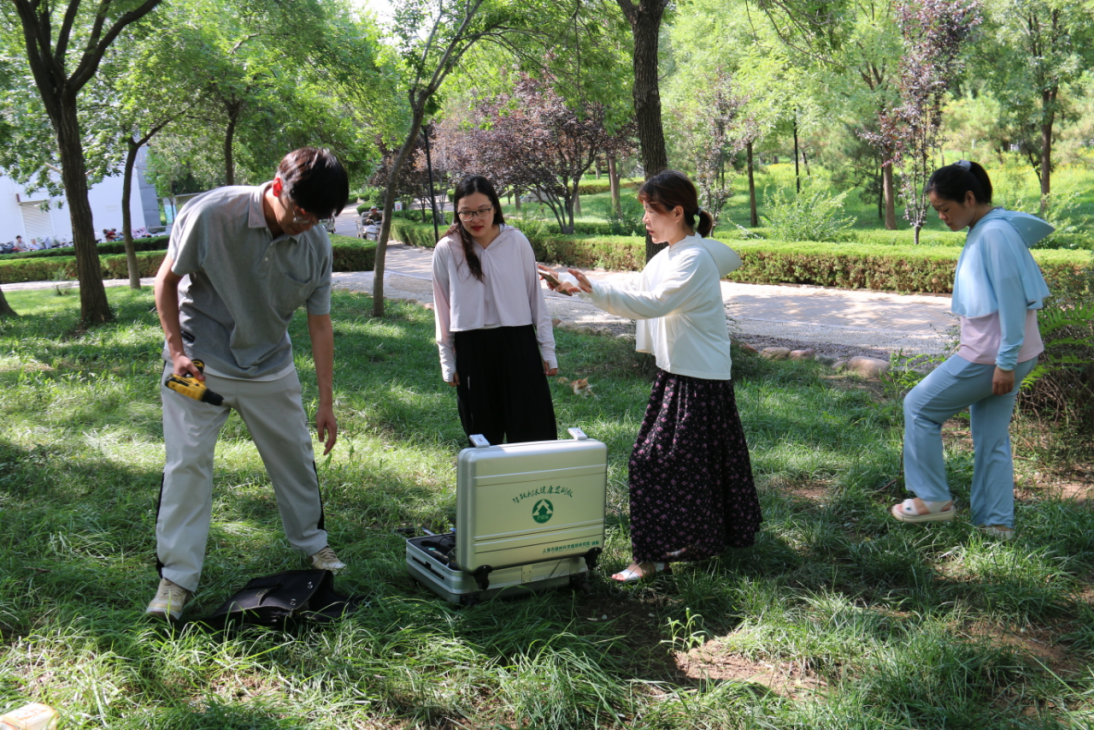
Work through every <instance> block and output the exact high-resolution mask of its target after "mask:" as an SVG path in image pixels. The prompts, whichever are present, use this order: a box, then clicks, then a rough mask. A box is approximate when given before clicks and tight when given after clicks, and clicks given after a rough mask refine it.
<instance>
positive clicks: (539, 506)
mask: <svg viewBox="0 0 1095 730" xmlns="http://www.w3.org/2000/svg"><path fill="white" fill-rule="evenodd" d="M553 514H555V506H554V505H552V503H551V502H550V501H549V500H546V499H541V500H539V501H538V502H537V503H536V504H534V505H532V519H534V520H536V521H537V522H539V523H540V524H544V523H545V522H547V521H548V520H550V519H551V516H552V515H553Z"/></svg>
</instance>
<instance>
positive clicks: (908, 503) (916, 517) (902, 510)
mask: <svg viewBox="0 0 1095 730" xmlns="http://www.w3.org/2000/svg"><path fill="white" fill-rule="evenodd" d="M921 501H922V502H924V506H925V507H927V508H928V513H927V514H926V515H922V514H920V510H918V509H917V508H916V502H914V501H913V500H911V499H906V500H905V501H904V502H902V503H901V504H895V505H894V506H893V507H891V508H890V514H891V515H893V516H894V518H895V519H898V520H901V521H902V522H947V521H949V520H953V519H954V514H955V509H954V503H953V501H947V502H928V501H927V500H921ZM948 505H950V506H948Z"/></svg>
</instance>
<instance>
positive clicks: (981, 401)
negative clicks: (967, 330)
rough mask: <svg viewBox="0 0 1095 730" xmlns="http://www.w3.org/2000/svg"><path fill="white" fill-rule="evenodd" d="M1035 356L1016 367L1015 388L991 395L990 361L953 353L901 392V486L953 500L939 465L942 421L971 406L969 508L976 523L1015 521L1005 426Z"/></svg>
mask: <svg viewBox="0 0 1095 730" xmlns="http://www.w3.org/2000/svg"><path fill="white" fill-rule="evenodd" d="M1036 361H1037V358H1031V359H1030V360H1027V361H1026V362H1021V363H1019V364H1018V365H1016V366H1015V387H1014V388H1012V390H1011V392H1010V393H1007V394H1006V395H993V394H992V376H993V372H994V371H995V370H996V366H995V365H978V364H976V363H971V362H969V361H968V360H964V359H963V358H961V357H958V356H957V355H954V356H952V357H950V358H948V359H947V361H946V362H944V363H943V364H942V365H940V366H939V367H938V368H936V369H935V370H933V371H932V372H931V374H930V375H928V377H926V378H924V379H923V380H922V381H920V384H919V385H917V386H916V387H915V388H913V389H912V390H911V391H909V394H908V395H906V396H905V485H906V486H907V487H908V489H909V491H911V492H913V493H914V494H915V495H916V496H917V497H920V499H922V500H924V501H925V502H948V501H950V500H951V499H952V497H951V492H950V489H949V488H948V487H947V475H946V471H945V470H944V467H943V436H942V428H943V423H944V421H946V420H947V419H948V418H950V417H951V416H953V415H954V414H955V413H958V412H959V411H961V410H963V409H965V408H967V407H968V408H969V409H970V431H971V432H972V434H973V484H972V485H971V487H970V508H971V511H972V515H971V516H972V521H973V524H975V525H1005V526H1007V527H1013V526H1014V523H1015V482H1014V473H1013V470H1012V463H1011V441H1010V439H1009V438H1008V424H1010V423H1011V414H1012V411H1013V409H1014V408H1015V396H1016V395H1017V394H1018V392H1019V385H1020V384H1021V383H1022V382H1023V378H1025V377H1026V376H1027V375H1028V374H1029V373H1030V371H1031V369H1032V368H1033V367H1034V364H1035V362H1036Z"/></svg>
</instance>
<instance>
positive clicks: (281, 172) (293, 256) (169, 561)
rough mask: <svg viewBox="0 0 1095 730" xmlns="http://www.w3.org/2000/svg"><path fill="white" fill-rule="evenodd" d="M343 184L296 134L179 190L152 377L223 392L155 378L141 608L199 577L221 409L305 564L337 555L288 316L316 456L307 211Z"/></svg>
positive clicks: (327, 329)
mask: <svg viewBox="0 0 1095 730" xmlns="http://www.w3.org/2000/svg"><path fill="white" fill-rule="evenodd" d="M348 197H349V182H348V180H347V177H346V171H345V170H344V169H343V167H342V165H341V164H340V163H339V161H338V160H337V159H335V157H334V155H332V154H331V153H330V152H328V151H327V150H320V149H314V148H310V147H305V148H302V149H299V150H295V151H293V152H290V153H289V154H288V155H286V156H285V159H283V160H282V161H281V164H280V165H278V170H277V174H276V175H275V176H274V180H273V182H268V183H266V184H265V185H261V186H259V187H242V186H232V187H223V188H218V189H216V190H212V191H210V192H208V193H205V194H204V195H201V196H199V197H197V198H194V199H193V200H192V201H190V203H189V204H188V205H187V206H186V208H185V210H183V212H182V213H181V214H180V215H179V217H178V219H177V220H176V222H175V225H174V228H173V230H172V233H171V242H170V243H169V245H168V249H167V257H166V258H165V259H164V261H163V264H162V265H161V266H160V270H159V272H158V273H157V274H156V308H157V311H158V312H159V316H160V324H161V326H162V327H163V331H164V337H165V340H166V342H165V347H164V352H163V357H164V360H166V361H167V365H166V367H165V368H164V379H165V380H166V379H167V378H168V377H169V376H171V375H172V374H174V375H176V376H180V377H186V376H191V377H193V378H197V379H198V380H199V381H202V382H203V383H204V385H205V386H206V387H207V388H208V389H209V390H211V391H214V392H215V393H217V394H219V395H220V396H222V397H223V399H224V401H223V403H222V404H220V405H213V404H211V403H208V402H201V401H198V400H194V399H192V398H189V397H187V396H185V395H182V394H180V393H179V392H176V391H174V390H172V389H169V388H167V387H166V385H164V384H163V383H161V386H160V392H161V398H162V400H163V431H164V445H165V446H166V450H167V463H166V465H165V467H164V473H163V484H162V486H161V487H160V504H159V508H158V510H157V515H156V557H157V564H158V567H159V570H160V577H161V579H162V580H161V581H160V588H159V590H158V591H157V592H156V597H155V598H154V599H153V600H152V602H151V603H150V604H149V605H148V609H147V613H150V614H153V615H157V616H161V617H163V618H167V619H169V620H175V619H178V618H179V617H180V616H181V615H182V612H183V608H184V607H185V605H186V603H187V601H188V600H189V599H190V596H191V595H192V594H193V592H194V591H195V590H196V589H197V587H198V580H199V578H200V577H201V571H202V562H203V561H204V559H205V546H206V540H207V538H208V536H209V525H210V521H211V519H212V504H213V450H214V447H215V445H216V442H217V435H218V434H219V432H220V429H221V427H222V426H223V425H224V422H225V421H226V420H227V419H228V414H229V409H232V408H234V409H235V410H236V412H238V413H239V414H240V417H241V418H243V421H244V423H245V424H246V425H247V429H248V431H250V433H251V437H252V439H253V440H254V442H255V446H257V447H258V450H259V455H260V456H261V457H262V461H263V463H264V464H265V466H266V471H267V473H268V474H269V475H270V481H271V483H272V484H273V486H274V494H275V495H276V497H277V502H278V510H279V511H280V512H281V521H282V525H283V526H284V528H285V534H286V537H287V538H288V539H289V542H290V544H292V545H293V547H295V548H297V549H298V550H300V551H302V552H303V553H304V554H306V555H309V556H310V557H311V561H312V565H313V566H314V567H316V568H320V569H327V570H338V569H340V568H344V567H346V566H345V565H344V564H343V563H342V562H340V561H339V559H338V557H336V555H335V553H334V551H333V550H331V548H330V547H329V546H328V544H327V533H326V531H325V530H324V529H323V505H322V503H321V502H320V495H319V479H318V477H317V475H316V468H315V456H314V454H313V451H312V438H311V434H310V433H309V431H308V422H307V416H306V415H305V413H304V405H303V403H302V402H301V391H300V381H299V379H298V378H297V372H296V368H295V367H294V365H293V347H292V343H291V342H290V341H289V334H288V327H289V321H290V319H292V317H293V312H295V311H296V309H297V308H298V307H300V306H304V307H305V308H306V309H307V311H308V334H309V336H310V337H311V340H312V357H313V359H314V361H315V368H316V381H317V384H318V386H319V410H318V411H317V412H316V431H317V433H318V435H319V439H320V440H321V441H324V451H323V453H324V454H325V455H326V454H327V453H329V452H330V451H331V449H332V448H333V447H334V445H335V439H336V438H337V435H338V424H337V422H336V421H335V414H334V409H333V399H332V379H333V370H334V333H333V330H332V328H331V315H330V311H331V242H330V240H329V239H328V238H327V233H326V231H324V229H323V226H322V225H320V222H321V221H322V220H324V219H327V218H331V217H333V216H336V215H338V213H339V212H340V211H341V210H342V208H343V207H345V205H346V200H347V198H348ZM196 361H200V362H201V363H203V364H204V370H203V368H202V367H200V366H198V365H197V364H196Z"/></svg>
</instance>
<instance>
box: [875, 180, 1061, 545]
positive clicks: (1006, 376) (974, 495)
mask: <svg viewBox="0 0 1095 730" xmlns="http://www.w3.org/2000/svg"><path fill="white" fill-rule="evenodd" d="M927 191H928V200H929V201H930V202H931V204H932V207H934V208H935V210H936V211H937V212H938V213H939V218H940V220H942V221H943V222H944V223H945V224H946V225H947V227H948V228H950V229H951V230H952V231H958V230H961V229H962V228H965V227H967V226H969V234H968V236H967V237H966V245H965V247H963V249H962V254H961V255H960V256H959V257H958V266H957V268H956V270H955V275H954V287H953V295H952V303H951V310H952V311H953V312H954V313H955V314H957V315H958V317H959V321H960V324H961V336H960V339H959V346H958V352H957V353H955V354H954V355H953V356H952V357H950V358H949V359H948V360H947V361H946V362H944V363H943V364H942V365H940V366H939V367H938V368H936V369H935V370H934V371H933V372H932V373H931V374H930V375H928V377H926V378H924V380H923V381H921V382H920V384H919V385H917V386H916V387H915V388H913V390H912V391H910V392H909V394H908V395H907V396H906V397H905V485H906V486H907V488H908V489H909V491H911V492H913V493H914V494H915V495H916V498H915V499H906V500H905V501H904V502H902V503H901V504H896V505H894V506H893V509H892V510H891V514H893V516H894V517H895V518H897V519H899V520H901V521H902V522H935V521H943V520H950V519H953V518H954V514H955V507H954V500H953V499H952V498H951V493H950V489H949V488H948V487H947V478H946V473H945V471H944V467H943V440H942V436H941V430H942V426H943V423H944V421H946V420H947V419H948V418H950V417H951V416H953V415H954V414H955V413H958V412H959V411H961V410H964V409H965V408H969V409H970V431H971V433H972V435H973V451H974V460H973V484H972V485H971V487H970V507H971V510H972V515H971V517H972V521H973V523H974V524H975V525H978V526H979V528H980V529H981V530H982V531H984V532H986V533H987V534H989V535H991V536H993V537H1000V538H1004V539H1010V538H1011V537H1014V535H1015V530H1014V523H1015V490H1014V476H1013V470H1012V461H1011V442H1010V441H1009V439H1008V424H1009V423H1010V422H1011V414H1012V410H1013V409H1014V407H1015V396H1016V394H1017V393H1018V392H1019V386H1020V384H1021V383H1022V382H1023V378H1025V377H1026V376H1027V375H1028V374H1029V373H1030V371H1031V369H1033V367H1034V364H1035V362H1036V360H1037V358H1038V355H1039V354H1040V353H1041V352H1042V350H1043V347H1042V338H1041V336H1040V335H1039V333H1038V314H1037V310H1039V309H1041V308H1042V300H1043V299H1044V298H1045V297H1047V296H1049V288H1048V287H1047V286H1046V282H1045V279H1044V278H1043V277H1042V272H1041V271H1040V270H1039V269H1038V264H1036V263H1035V262H1034V257H1033V256H1031V254H1030V250H1029V248H1030V246H1031V245H1033V244H1034V243H1037V242H1038V241H1040V240H1042V239H1043V238H1045V237H1046V236H1047V235H1049V234H1050V233H1052V232H1053V227H1052V226H1051V225H1049V224H1048V223H1046V222H1045V221H1043V220H1041V219H1040V218H1035V217H1034V216H1031V215H1027V214H1025V213H1016V212H1014V211H1010V210H1004V209H1003V208H993V207H992V183H991V182H990V181H989V176H988V174H987V173H986V172H985V170H984V168H983V167H981V166H980V165H978V164H977V163H976V162H968V161H966V160H961V161H959V162H956V163H955V164H953V165H947V166H946V167H942V168H940V169H938V170H936V171H935V173H934V174H933V175H932V176H931V179H930V180H928V185H927Z"/></svg>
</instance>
